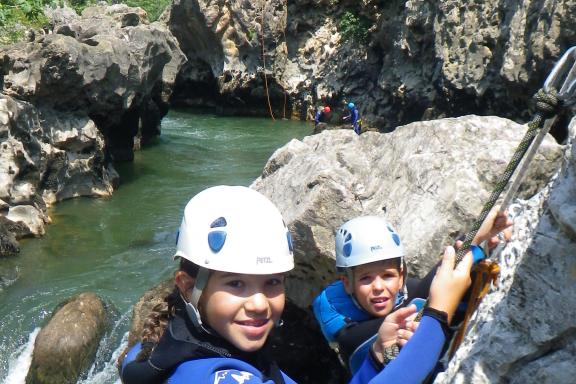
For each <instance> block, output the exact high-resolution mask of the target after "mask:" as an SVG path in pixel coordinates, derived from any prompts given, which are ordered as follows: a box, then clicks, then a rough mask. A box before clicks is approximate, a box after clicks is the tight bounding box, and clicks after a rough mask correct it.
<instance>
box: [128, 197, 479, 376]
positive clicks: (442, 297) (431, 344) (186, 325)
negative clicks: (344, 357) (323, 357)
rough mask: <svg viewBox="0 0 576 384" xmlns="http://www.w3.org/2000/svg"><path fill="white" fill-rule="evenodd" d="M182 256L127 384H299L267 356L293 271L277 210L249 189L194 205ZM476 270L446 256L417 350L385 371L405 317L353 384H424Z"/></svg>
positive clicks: (137, 349) (395, 319)
mask: <svg viewBox="0 0 576 384" xmlns="http://www.w3.org/2000/svg"><path fill="white" fill-rule="evenodd" d="M176 248H177V250H176V253H175V256H174V258H175V259H178V260H179V265H180V267H179V269H178V271H176V273H175V276H174V280H175V285H176V287H175V290H174V292H173V294H171V295H169V296H168V297H167V302H166V304H167V305H166V306H165V307H164V308H163V309H162V311H160V312H158V311H159V310H158V311H157V312H156V313H153V314H152V315H151V316H150V318H149V319H148V321H147V323H146V325H145V328H144V330H143V333H142V337H141V342H139V343H137V344H136V345H135V346H133V347H132V348H131V349H130V350H129V352H128V353H127V355H126V357H125V359H124V361H123V363H122V367H121V378H122V381H123V383H125V384H135V383H138V384H151V383H163V382H166V381H168V382H169V383H173V384H178V383H189V382H194V383H199V384H208V383H210V384H212V383H219V384H232V383H233V384H238V383H243V384H273V383H275V384H279V383H287V384H293V383H294V384H295V382H294V381H293V380H292V379H291V378H290V377H288V376H287V375H286V374H285V373H284V372H282V371H281V370H280V369H279V368H278V366H277V365H276V364H275V362H274V361H272V360H271V359H270V357H269V354H268V353H267V345H268V339H269V337H268V336H269V335H270V333H271V332H272V331H273V329H274V327H275V326H276V325H277V324H279V323H280V322H281V320H280V319H281V316H282V312H283V309H284V304H285V284H284V283H285V278H286V274H287V273H288V272H289V271H290V270H291V269H292V268H293V267H294V258H293V251H292V242H291V237H290V233H289V231H288V229H287V228H286V226H285V224H284V222H283V220H282V216H281V214H280V212H279V211H278V209H277V208H276V207H275V206H274V205H273V204H272V203H271V202H270V201H269V200H268V199H267V198H266V197H264V196H263V195H261V194H260V193H258V192H256V191H254V190H252V189H249V188H246V187H230V186H218V187H213V188H209V189H207V190H205V191H202V192H200V193H199V194H198V195H196V196H194V197H193V198H192V199H191V200H190V202H189V203H188V204H187V205H186V208H185V210H184V217H183V219H182V224H181V226H180V231H179V237H178V241H177V247H176ZM471 264H472V262H471V258H470V256H469V255H468V256H467V257H466V258H465V259H464V261H463V262H462V263H460V265H459V266H458V268H456V269H454V250H453V249H451V248H448V249H447V251H446V252H445V257H444V261H443V264H442V267H441V268H440V272H439V273H438V274H437V276H436V278H435V279H434V283H433V284H432V288H431V292H430V306H429V309H428V312H426V313H425V314H424V316H423V318H422V322H421V324H420V326H419V328H418V330H417V331H416V332H415V334H414V336H413V338H412V340H413V342H412V343H413V344H414V345H415V348H412V349H410V348H408V347H407V348H406V349H405V350H403V351H402V353H400V355H398V357H397V359H396V360H395V361H394V362H393V363H392V364H389V365H388V366H387V367H386V368H385V369H383V370H382V369H381V367H382V356H383V353H382V351H383V348H385V347H386V345H387V344H388V343H389V342H390V339H391V338H392V339H393V338H394V337H395V331H394V330H395V328H396V327H397V324H399V323H402V322H403V321H404V318H405V317H406V316H407V314H408V312H409V311H404V312H402V311H397V312H396V313H395V314H393V315H392V316H390V317H388V318H387V320H386V322H385V323H386V325H383V326H382V327H381V329H380V331H379V334H378V337H377V338H376V342H375V344H374V348H373V350H374V353H373V355H371V356H369V357H366V359H365V360H364V362H363V365H362V367H361V368H360V369H359V370H358V372H357V374H356V375H355V376H354V377H353V378H352V380H351V383H353V384H365V383H372V384H377V383H382V382H384V381H386V382H398V381H397V380H403V382H419V381H421V380H422V379H423V377H422V375H423V373H422V370H419V369H414V366H415V365H416V366H417V367H423V369H424V370H425V369H427V367H428V366H429V365H430V364H434V362H435V359H436V355H438V354H439V353H440V350H441V348H442V345H443V343H444V341H445V335H444V330H443V326H442V319H443V318H448V319H449V318H450V317H451V316H452V314H453V313H454V310H455V307H456V305H457V303H458V301H459V300H460V297H461V295H462V294H463V293H464V291H465V290H466V288H467V286H468V285H469V284H470V278H469V271H470V266H471ZM391 330H392V332H391ZM287 353H289V351H287Z"/></svg>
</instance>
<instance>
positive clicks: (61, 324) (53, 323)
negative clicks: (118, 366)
mask: <svg viewBox="0 0 576 384" xmlns="http://www.w3.org/2000/svg"><path fill="white" fill-rule="evenodd" d="M107 320H108V318H107V314H106V306H105V304H104V303H103V302H102V300H101V299H100V298H99V297H98V296H96V295H95V294H93V293H82V294H80V295H78V296H76V297H73V298H71V299H70V300H68V301H67V302H65V303H63V304H62V306H61V307H60V308H59V309H57V310H56V311H55V313H54V314H53V315H52V318H51V319H50V321H49V322H48V324H47V325H46V326H44V327H43V328H42V330H41V331H40V333H38V336H37V337H36V341H35V343H34V352H33V355H32V363H31V366H30V370H29V371H28V375H27V376H26V383H28V384H64V383H70V384H72V383H76V382H77V381H78V379H79V378H80V376H81V375H82V373H85V372H86V370H87V369H88V368H90V366H91V365H92V363H93V360H94V357H95V356H96V351H97V349H98V345H99V343H100V339H101V338H102V336H103V335H104V332H105V331H106V329H107V327H108V326H110V324H109V323H108V321H107Z"/></svg>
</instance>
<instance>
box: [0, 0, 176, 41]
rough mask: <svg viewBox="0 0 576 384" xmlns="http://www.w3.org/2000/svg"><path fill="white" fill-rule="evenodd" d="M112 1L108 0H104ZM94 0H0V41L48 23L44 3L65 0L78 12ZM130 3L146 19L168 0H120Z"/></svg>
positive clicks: (19, 37) (52, 4)
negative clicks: (146, 14) (141, 10)
mask: <svg viewBox="0 0 576 384" xmlns="http://www.w3.org/2000/svg"><path fill="white" fill-rule="evenodd" d="M106 1H107V2H108V3H112V1H111V0H106ZM97 2H98V0H0V45H1V44H10V43H13V42H16V41H20V40H22V39H23V38H24V33H25V31H26V30H28V29H33V30H38V29H41V28H43V27H45V26H46V25H47V24H48V19H47V17H46V16H45V15H44V8H45V7H56V6H62V5H64V4H67V5H68V6H69V7H71V8H74V10H75V11H76V12H77V13H78V14H80V13H82V10H83V9H84V8H86V7H88V6H90V5H93V4H95V3H97ZM120 2H121V3H124V4H127V5H129V6H130V7H140V8H142V9H144V10H145V11H146V12H147V13H148V18H149V20H150V21H155V20H157V19H158V17H160V15H161V14H162V12H163V11H164V9H165V8H166V6H168V4H170V0H121V1H120Z"/></svg>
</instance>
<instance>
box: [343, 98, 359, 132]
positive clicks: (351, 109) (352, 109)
mask: <svg viewBox="0 0 576 384" xmlns="http://www.w3.org/2000/svg"><path fill="white" fill-rule="evenodd" d="M342 120H350V123H351V124H352V129H353V130H354V132H356V134H357V135H359V134H361V133H362V120H361V119H360V112H359V111H358V108H357V107H356V105H355V104H354V103H352V102H350V103H348V115H346V116H344V117H343V118H342Z"/></svg>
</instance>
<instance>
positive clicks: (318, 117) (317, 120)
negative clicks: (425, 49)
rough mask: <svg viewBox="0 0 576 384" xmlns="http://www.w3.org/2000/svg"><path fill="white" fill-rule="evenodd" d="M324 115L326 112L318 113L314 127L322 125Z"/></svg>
mask: <svg viewBox="0 0 576 384" xmlns="http://www.w3.org/2000/svg"><path fill="white" fill-rule="evenodd" d="M323 115H324V112H323V111H322V110H320V111H318V112H316V115H315V116H314V125H315V126H316V125H318V124H320V123H321V121H320V120H322V116H323Z"/></svg>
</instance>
